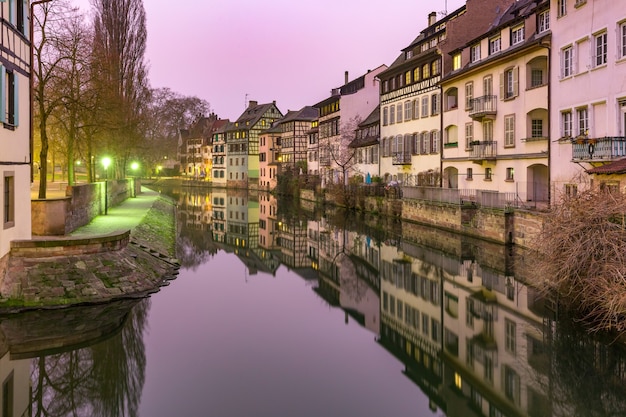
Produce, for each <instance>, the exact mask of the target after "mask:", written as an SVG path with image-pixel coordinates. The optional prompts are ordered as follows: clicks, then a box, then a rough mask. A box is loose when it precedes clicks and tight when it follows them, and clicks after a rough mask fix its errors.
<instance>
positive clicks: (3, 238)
mask: <svg viewBox="0 0 626 417" xmlns="http://www.w3.org/2000/svg"><path fill="white" fill-rule="evenodd" d="M0 8H1V11H2V16H3V19H2V20H1V22H0V25H1V26H2V34H3V35H2V37H1V38H0V42H1V43H2V52H1V53H0V196H2V197H0V198H1V200H2V206H1V207H0V212H1V213H2V226H1V227H0V264H1V260H2V258H3V257H4V256H5V255H6V254H7V253H8V252H9V250H10V242H11V241H12V240H15V239H30V238H31V217H30V216H31V209H30V183H31V163H32V155H31V153H32V150H31V146H30V139H31V134H32V133H31V130H30V123H29V121H30V105H29V103H30V101H29V76H30V70H31V68H30V42H29V39H28V37H29V29H30V28H29V20H28V14H29V3H28V2H25V1H22V0H17V1H16V0H12V1H3V2H0Z"/></svg>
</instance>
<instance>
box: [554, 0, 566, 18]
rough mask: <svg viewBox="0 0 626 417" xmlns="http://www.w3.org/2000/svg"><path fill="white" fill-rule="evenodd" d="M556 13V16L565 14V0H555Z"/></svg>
mask: <svg viewBox="0 0 626 417" xmlns="http://www.w3.org/2000/svg"><path fill="white" fill-rule="evenodd" d="M556 13H557V17H563V16H565V15H566V14H567V0H557V2H556Z"/></svg>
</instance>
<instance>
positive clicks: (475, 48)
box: [470, 43, 480, 63]
mask: <svg viewBox="0 0 626 417" xmlns="http://www.w3.org/2000/svg"><path fill="white" fill-rule="evenodd" d="M478 61H480V44H479V43H477V44H475V45H472V46H471V47H470V62H471V63H474V62H478Z"/></svg>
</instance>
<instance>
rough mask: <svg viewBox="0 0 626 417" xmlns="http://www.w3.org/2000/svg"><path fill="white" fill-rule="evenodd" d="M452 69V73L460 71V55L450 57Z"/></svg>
mask: <svg viewBox="0 0 626 417" xmlns="http://www.w3.org/2000/svg"><path fill="white" fill-rule="evenodd" d="M452 69H453V70H454V71H456V70H458V69H461V54H460V53H457V54H454V55H453V56H452Z"/></svg>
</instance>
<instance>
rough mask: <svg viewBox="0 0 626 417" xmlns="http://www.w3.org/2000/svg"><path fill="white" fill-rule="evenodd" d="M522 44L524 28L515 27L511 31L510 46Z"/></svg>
mask: <svg viewBox="0 0 626 417" xmlns="http://www.w3.org/2000/svg"><path fill="white" fill-rule="evenodd" d="M522 42H524V26H523V25H522V26H517V27H514V28H513V29H512V30H511V45H517V44H518V43H522Z"/></svg>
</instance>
